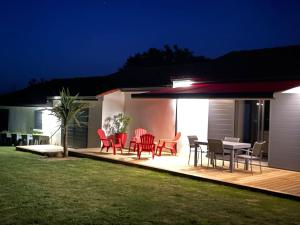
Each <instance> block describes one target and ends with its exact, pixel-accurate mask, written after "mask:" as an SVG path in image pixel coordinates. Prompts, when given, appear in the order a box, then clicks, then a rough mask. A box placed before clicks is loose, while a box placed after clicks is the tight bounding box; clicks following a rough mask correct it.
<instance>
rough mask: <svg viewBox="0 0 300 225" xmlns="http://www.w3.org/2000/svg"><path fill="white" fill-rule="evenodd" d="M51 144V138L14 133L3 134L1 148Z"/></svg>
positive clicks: (0, 139) (0, 136) (0, 141)
mask: <svg viewBox="0 0 300 225" xmlns="http://www.w3.org/2000/svg"><path fill="white" fill-rule="evenodd" d="M35 144H49V136H47V135H43V134H26V133H18V132H16V133H14V132H1V134H0V145H1V146H18V145H35Z"/></svg>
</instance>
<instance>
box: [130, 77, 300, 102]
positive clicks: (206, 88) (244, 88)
mask: <svg viewBox="0 0 300 225" xmlns="http://www.w3.org/2000/svg"><path fill="white" fill-rule="evenodd" d="M297 86H300V80H289V81H259V82H223V83H192V84H190V85H189V86H187V87H176V88H161V89H159V90H155V91H149V92H144V93H141V94H132V95H131V96H132V97H133V98H169V99H177V98H202V99H210V98H212V99H213V98H218V99H272V98H273V97H274V93H275V92H281V91H285V90H288V89H291V88H294V87H297Z"/></svg>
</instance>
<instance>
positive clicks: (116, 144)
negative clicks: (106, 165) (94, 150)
mask: <svg viewBox="0 0 300 225" xmlns="http://www.w3.org/2000/svg"><path fill="white" fill-rule="evenodd" d="M97 134H98V136H99V139H100V141H101V142H102V147H101V152H102V150H103V149H104V148H106V152H108V149H109V148H110V147H112V148H113V153H114V155H115V154H116V150H117V149H120V150H121V154H122V153H123V152H122V144H121V140H120V139H116V140H114V138H111V137H106V135H105V132H104V130H103V129H98V130H97Z"/></svg>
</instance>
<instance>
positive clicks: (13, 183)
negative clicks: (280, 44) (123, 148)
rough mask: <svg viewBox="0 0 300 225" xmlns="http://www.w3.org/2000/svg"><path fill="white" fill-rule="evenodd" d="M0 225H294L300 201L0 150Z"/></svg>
mask: <svg viewBox="0 0 300 225" xmlns="http://www.w3.org/2000/svg"><path fill="white" fill-rule="evenodd" d="M0 224H1V225H5V224H7V225H8V224H22V225H25V224H222V225H226V224H257V225H263V224H272V225H273V224H283V225H288V224H300V202H297V201H292V200H287V199H281V198H277V197H272V196H268V195H264V194H259V193H254V192H249V191H245V190H239V189H235V188H231V187H225V186H221V185H216V184H211V183H207V182H200V181H194V180H190V179H186V178H180V177H175V176H172V175H168V174H165V173H158V172H153V171H148V170H144V169H137V168H133V167H128V166H123V165H118V164H112V163H107V162H101V161H94V160H90V159H74V160H67V161H62V160H47V159H45V158H43V157H41V156H37V155H34V154H30V153H23V152H16V151H15V149H14V148H7V147H5V148H4V147H2V148H0Z"/></svg>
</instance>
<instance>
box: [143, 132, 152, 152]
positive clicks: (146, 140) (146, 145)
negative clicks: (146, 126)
mask: <svg viewBox="0 0 300 225" xmlns="http://www.w3.org/2000/svg"><path fill="white" fill-rule="evenodd" d="M140 138H141V143H140V146H141V148H142V150H144V151H150V150H152V148H153V146H154V136H153V135H152V134H143V135H141V137H140Z"/></svg>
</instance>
